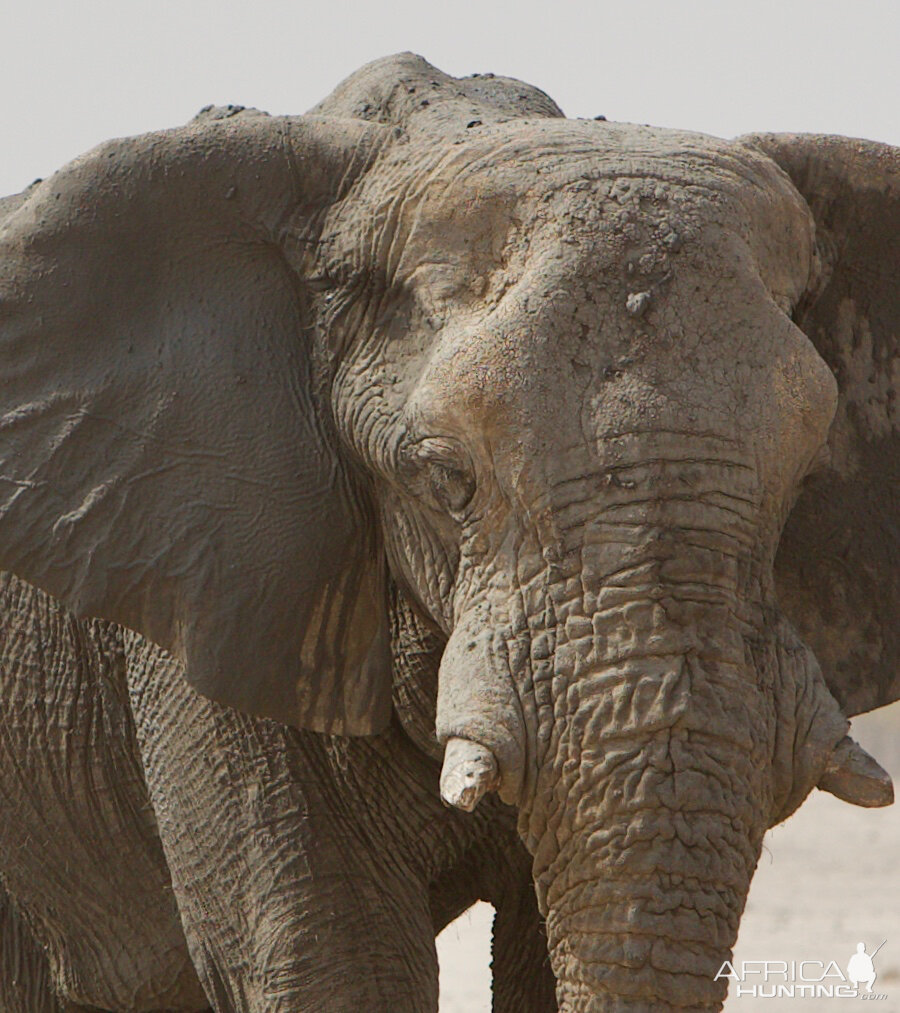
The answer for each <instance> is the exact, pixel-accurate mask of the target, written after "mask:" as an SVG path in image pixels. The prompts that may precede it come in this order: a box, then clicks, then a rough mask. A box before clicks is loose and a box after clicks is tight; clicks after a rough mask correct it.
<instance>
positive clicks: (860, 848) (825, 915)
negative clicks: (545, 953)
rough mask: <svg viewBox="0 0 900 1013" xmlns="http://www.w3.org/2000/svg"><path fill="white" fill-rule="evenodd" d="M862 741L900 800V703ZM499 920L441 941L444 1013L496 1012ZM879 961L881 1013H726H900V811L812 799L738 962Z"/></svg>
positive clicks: (768, 870) (776, 845)
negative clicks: (859, 949)
mask: <svg viewBox="0 0 900 1013" xmlns="http://www.w3.org/2000/svg"><path fill="white" fill-rule="evenodd" d="M853 733H854V735H855V736H856V738H857V739H858V740H859V741H860V742H861V743H862V744H863V745H864V746H865V747H866V748H867V749H868V750H869V751H870V752H871V753H872V754H873V755H874V756H875V757H876V758H877V759H878V760H879V762H880V763H881V764H882V765H883V766H884V767H886V768H887V769H888V770H889V771H890V772H891V774H892V776H893V778H894V782H895V784H896V785H897V788H898V795H900V703H898V704H894V705H893V706H892V707H888V708H884V709H883V710H881V711H876V712H875V713H873V714H867V715H863V716H862V717H859V718H856V719H855V720H854V722H853ZM492 917H493V910H492V909H491V908H490V907H489V906H488V905H487V904H477V905H476V906H475V907H474V908H472V909H471V910H470V911H468V912H466V914H464V915H463V916H462V917H461V918H458V919H457V920H456V921H455V922H454V923H453V924H452V925H449V926H448V927H447V928H446V929H445V930H444V931H443V932H442V933H441V935H440V937H439V938H438V954H439V957H440V961H441V1005H440V1013H488V1011H489V1010H490V970H489V966H488V965H489V962H490V926H491V919H492ZM882 939H886V940H887V942H886V943H885V945H884V947H883V948H882V950H881V952H880V953H879V954H878V956H877V957H876V959H875V969H876V971H877V973H878V979H877V980H876V983H875V992H876V993H881V994H886V995H887V999H886V1000H883V1001H880V1002H878V1004H877V1005H876V1006H874V1007H867V1006H862V1007H861V1006H860V1000H859V999H812V998H804V999H799V998H795V999H767V1000H765V1001H763V1000H761V999H754V998H752V997H748V996H741V997H738V996H736V995H733V994H732V995H731V996H730V997H729V999H728V1002H727V1003H726V1006H725V1010H726V1013H756V1011H757V1010H760V1009H761V1010H764V1011H765V1013H800V1011H802V1010H821V1011H822V1013H852V1011H854V1010H856V1011H859V1010H860V1009H863V1010H865V1009H867V1008H873V1009H875V1010H880V1011H881V1013H900V804H898V805H897V806H894V807H893V808H890V809H872V810H863V809H858V808H856V807H855V806H849V805H847V804H846V803H844V802H839V801H838V800H837V799H835V798H833V797H832V796H831V795H826V794H824V793H822V792H814V793H813V795H812V796H811V797H810V798H809V799H808V800H807V801H806V802H805V803H804V805H803V806H802V807H801V808H800V810H799V812H797V813H796V814H795V815H794V816H792V817H791V818H790V819H789V820H788V821H787V822H785V823H783V824H782V825H781V826H778V827H775V829H774V830H771V831H770V832H769V833H768V834H767V836H766V844H765V850H764V851H763V855H762V858H761V860H760V863H759V868H758V870H757V873H756V876H755V878H754V880H753V887H752V889H751V891H750V898H749V900H748V902H747V910H746V913H745V915H744V920H743V922H742V924H741V935H740V938H739V939H738V944H737V948H736V950H735V956H734V959H735V962H738V961H742V960H747V961H749V960H772V961H775V960H783V961H791V960H796V961H800V960H819V961H823V962H827V961H830V960H836V961H837V962H838V964H839V965H840V966H841V968H842V969H843V970H846V966H847V960H848V959H849V957H850V956H851V954H852V953H854V952H855V950H856V944H857V942H859V941H860V940H862V941H863V942H865V943H866V946H867V949H868V951H869V952H870V953H871V952H872V951H873V950H874V949H875V947H876V946H878V944H879V943H880V942H881V941H882Z"/></svg>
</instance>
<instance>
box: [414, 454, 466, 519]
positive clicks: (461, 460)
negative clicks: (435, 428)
mask: <svg viewBox="0 0 900 1013" xmlns="http://www.w3.org/2000/svg"><path fill="white" fill-rule="evenodd" d="M407 460H408V462H409V464H410V465H411V466H412V468H413V470H414V471H415V472H417V473H418V476H419V477H420V480H421V481H423V482H424V484H425V485H426V487H427V491H428V493H429V494H430V496H431V498H432V499H433V500H434V501H435V502H436V504H437V505H438V506H440V507H442V508H444V509H445V510H448V511H449V512H450V513H457V514H458V513H461V512H462V511H463V510H464V509H465V508H466V507H467V506H468V505H469V502H470V501H471V499H472V496H473V495H474V494H475V476H474V475H473V474H472V468H471V466H470V464H469V461H468V459H467V455H466V453H465V451H464V450H463V449H462V447H460V446H459V445H458V444H457V443H456V442H455V441H453V440H449V439H442V438H438V437H432V438H429V439H425V440H422V441H420V442H419V443H416V444H415V446H413V447H412V448H411V450H410V453H409V455H408V457H407Z"/></svg>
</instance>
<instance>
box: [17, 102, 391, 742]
mask: <svg viewBox="0 0 900 1013" xmlns="http://www.w3.org/2000/svg"><path fill="white" fill-rule="evenodd" d="M380 136H381V128H378V127H375V126H372V125H367V124H360V123H354V122H353V121H333V120H332V121H330V120H327V119H323V118H316V117H300V118H294V119H276V118H269V117H266V116H264V115H260V114H249V115H240V116H234V117H223V118H216V117H204V118H201V120H199V121H197V122H195V123H193V124H191V125H189V126H187V127H184V128H181V129H179V130H173V131H165V132H162V133H157V134H149V135H145V136H143V137H137V138H131V139H127V140H123V141H116V142H112V143H110V144H106V145H103V146H102V147H100V148H98V149H96V150H95V151H93V152H90V153H89V154H87V155H85V156H83V157H82V158H80V159H78V160H76V161H75V162H73V163H72V164H71V165H69V166H67V167H66V168H65V169H63V170H62V171H61V172H59V173H57V174H56V175H55V176H53V177H52V178H50V179H49V180H47V181H45V182H44V183H42V184H41V185H39V186H37V187H35V188H33V189H32V190H30V191H29V192H28V193H27V194H26V195H24V198H25V199H23V200H18V199H17V200H15V201H12V202H10V203H9V204H7V205H5V213H4V214H3V215H2V218H0V567H2V568H3V569H6V570H10V571H13V572H14V573H16V574H18V575H19V576H21V577H22V578H24V579H25V580H28V581H30V582H32V583H34V584H36V585H38V586H40V587H42V588H44V589H45V590H47V591H49V592H50V593H51V594H53V595H55V596H57V597H58V598H59V599H61V600H62V602H63V603H64V604H65V605H66V606H68V607H69V608H70V609H72V610H73V611H74V612H75V613H76V614H78V615H80V616H98V617H103V618H105V619H109V620H112V621H115V622H118V623H121V624H123V625H125V626H129V627H131V628H133V629H135V630H137V631H139V632H140V633H143V634H144V635H146V636H147V637H149V638H150V639H151V640H154V641H156V642H157V643H159V644H161V645H162V646H163V647H165V648H167V649H168V650H170V651H171V652H172V653H173V654H174V655H175V656H176V657H178V658H179V659H180V660H181V661H182V662H183V663H184V667H185V674H186V677H187V678H188V680H189V681H190V682H191V683H192V684H193V685H195V686H196V687H197V688H198V689H199V690H200V691H201V692H202V693H204V694H206V695H208V696H210V697H212V698H214V699H216V700H219V701H221V702H223V703H226V704H229V705H232V706H234V707H237V708H240V709H243V710H246V711H248V712H251V713H256V714H262V715H265V716H268V717H272V718H275V719H277V720H279V721H282V722H286V723H289V724H293V725H296V726H299V727H303V728H311V729H315V730H318V731H326V732H333V733H342V734H361V733H370V732H373V731H377V730H379V729H381V728H382V727H384V725H385V724H386V723H387V721H388V719H389V715H390V660H389V651H388V628H387V613H386V594H385V586H384V583H385V573H384V567H383V562H382V549H381V545H380V543H379V539H378V534H377V529H376V526H375V524H374V522H373V520H372V519H371V517H370V516H369V510H368V508H367V505H366V499H365V496H364V495H363V494H362V493H361V491H360V489H359V487H358V486H357V484H356V483H355V482H354V479H353V477H352V475H351V474H350V473H349V471H348V470H347V469H346V468H345V466H344V463H343V461H342V459H341V456H340V455H339V453H338V452H337V450H336V449H335V448H336V444H335V440H334V437H333V434H332V432H331V430H330V426H329V421H328V420H329V418H330V415H329V413H328V412H327V411H324V410H322V405H321V403H320V400H319V399H320V394H319V390H318V386H321V385H317V382H316V375H317V374H316V367H315V360H314V354H313V348H312V340H311V328H310V326H309V319H308V313H307V307H306V301H307V295H306V287H305V284H304V279H303V278H302V277H298V276H297V274H296V273H295V272H293V271H292V270H291V269H290V267H289V266H288V264H287V261H286V259H285V256H284V253H283V250H284V248H285V239H286V237H287V238H289V239H292V240H293V241H294V243H295V245H296V243H297V242H300V243H301V244H302V243H309V242H311V241H313V242H314V239H315V229H316V224H317V223H321V221H322V219H323V218H324V215H325V213H326V211H327V209H328V207H329V205H330V204H331V203H333V202H334V201H336V200H338V199H341V197H342V196H343V195H344V194H345V193H346V191H347V190H348V188H350V187H351V186H352V185H353V182H354V180H355V179H356V178H357V177H358V176H359V175H360V174H361V173H363V172H365V171H366V168H367V166H368V164H369V163H370V162H371V159H372V158H373V157H374V155H373V152H374V151H375V150H376V149H377V146H378V143H379V138H380ZM325 396H326V397H327V394H326V395H325Z"/></svg>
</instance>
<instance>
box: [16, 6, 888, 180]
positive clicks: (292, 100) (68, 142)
mask: <svg viewBox="0 0 900 1013" xmlns="http://www.w3.org/2000/svg"><path fill="white" fill-rule="evenodd" d="M0 40H2V43H0V83H2V89H3V104H2V108H0V130H2V133H0V138H2V140H0V195H2V194H5V193H12V192H16V191H18V190H20V189H22V187H23V186H25V185H27V184H28V183H30V182H31V180H32V179H34V178H35V177H36V176H46V175H48V174H49V173H51V172H52V171H53V170H54V169H56V168H58V167H59V166H60V165H62V164H63V163H64V162H66V161H68V160H69V159H70V158H72V157H73V156H75V155H77V154H79V153H80V152H82V151H85V150H87V149H88V148H90V147H92V146H93V145H94V144H96V143H98V142H99V141H102V140H105V139H107V138H109V137H115V136H122V135H125V134H133V133H140V132H143V131H146V130H153V129H157V128H161V127H168V126H174V125H176V124H178V123H182V122H184V121H185V120H187V119H189V118H190V117H191V116H192V115H193V114H194V113H195V112H196V111H197V110H198V109H199V108H200V107H201V106H203V105H206V104H207V103H210V102H213V103H227V102H234V103H239V104H242V105H254V106H258V107H259V108H261V109H265V110H267V111H269V112H273V113H300V112H303V111H305V110H306V109H308V108H309V107H310V106H311V105H313V104H314V103H315V102H317V101H318V100H319V99H320V98H322V97H323V96H324V95H326V94H327V93H328V92H329V91H330V90H331V89H332V88H333V87H334V85H335V84H337V82H338V81H339V80H341V79H342V78H343V77H345V76H346V75H347V74H349V73H351V72H352V71H353V70H355V69H356V68H357V67H359V66H360V65H361V64H363V63H365V62H367V61H368V60H372V59H375V58H377V57H380V56H385V55H387V54H389V53H394V52H399V51H401V50H405V49H410V50H413V51H415V52H418V53H421V54H422V55H423V56H424V57H426V59H428V60H430V61H431V62H432V63H434V64H435V65H436V66H438V67H440V68H441V69H442V70H445V71H447V72H448V73H451V74H456V75H462V74H470V73H473V72H476V71H478V72H485V71H493V72H495V73H502V74H508V75H511V76H513V77H519V78H522V79H524V80H526V81H529V82H531V83H532V84H536V85H538V86H539V87H541V88H543V89H544V90H545V91H547V92H549V93H550V94H551V95H552V96H553V97H554V98H555V99H556V101H557V102H559V104H560V105H561V106H562V107H563V109H564V110H565V112H566V113H567V114H568V115H570V116H594V115H597V114H598V113H604V114H605V115H606V116H608V117H609V118H610V119H618V120H633V121H637V122H645V123H652V124H655V125H661V126H678V127H686V128H690V129H695V130H702V131H706V132H708V133H714V134H719V135H721V136H733V135H735V134H739V133H743V132H746V131H750V130H809V131H824V132H829V133H843V134H852V135H856V136H864V137H870V138H874V139H877V140H884V141H889V142H892V143H894V144H900V101H898V100H900V2H898V0H780V2H771V0H741V2H733V0H665V2H662V0H627V2H626V0H616V2H607V0H593V2H580V0H578V2H566V0H557V2H555V3H550V2H545V3H535V2H533V0H519V2H498V0H475V2H471V0H444V2H440V0H416V2H411V0H395V2H393V3H391V2H382V3H374V2H364V0H351V2H342V0H318V2H316V3H305V2H298V0H294V2H288V0H252V2H251V0H242V2H237V0H175V2H173V0H30V2H26V0H0Z"/></svg>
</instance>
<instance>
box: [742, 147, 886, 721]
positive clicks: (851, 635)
mask: <svg viewBox="0 0 900 1013" xmlns="http://www.w3.org/2000/svg"><path fill="white" fill-rule="evenodd" d="M744 140H745V141H749V142H751V143H753V144H754V145H755V146H756V147H758V148H762V150H763V151H765V152H766V153H767V154H768V155H769V156H770V157H771V158H772V159H774V160H775V161H776V162H777V163H778V164H779V165H780V166H781V168H782V169H783V170H784V171H785V172H786V173H787V174H788V175H789V176H790V178H791V180H792V181H793V183H794V186H795V187H796V188H797V189H798V190H799V191H800V193H801V194H802V195H803V197H804V198H805V200H806V202H807V204H808V205H809V207H810V210H811V211H812V215H813V218H814V219H815V224H816V237H817V247H818V250H819V255H820V258H821V260H822V264H823V274H822V278H821V280H820V282H819V283H818V284H817V286H816V290H815V291H813V292H811V293H809V296H808V297H807V298H806V299H805V300H804V301H803V302H802V304H801V305H800V306H799V307H798V310H797V312H796V313H795V320H796V322H797V324H798V326H799V327H801V328H802V330H803V331H804V332H805V333H806V334H807V335H808V336H809V338H810V339H811V340H812V342H813V343H814V344H815V346H816V348H817V349H818V351H819V354H820V355H821V356H822V357H823V358H824V359H825V361H826V362H827V363H828V365H829V366H830V367H831V369H832V371H833V372H834V375H835V377H836V379H837V383H838V388H839V402H838V409H837V415H836V417H835V419H834V423H833V425H832V428H831V431H830V434H829V439H828V449H829V451H830V462H829V463H828V465H827V466H826V467H825V468H824V469H823V470H822V471H820V472H819V473H817V474H816V475H814V476H813V477H811V478H810V479H809V480H808V481H807V483H806V485H805V487H804V489H803V491H802V493H801V495H800V498H799V499H798V501H797V504H796V506H795V507H794V509H793V511H792V513H791V515H790V517H789V518H788V522H787V525H786V527H785V529H784V535H783V537H782V540H781V545H780V547H779V552H778V557H777V560H776V579H777V582H778V591H779V595H780V598H781V601H782V604H783V606H784V609H785V611H786V612H787V614H788V615H789V617H790V618H791V619H792V620H793V621H794V623H795V624H796V626H797V627H798V629H799V630H800V632H801V634H802V635H803V636H804V638H805V639H806V640H807V642H808V643H809V645H810V646H811V647H812V648H813V650H814V651H815V653H816V655H817V656H818V658H819V661H820V663H821V665H822V670H823V672H824V674H825V678H826V680H827V681H828V684H829V686H830V688H831V690H832V692H833V693H834V695H835V696H836V697H837V699H838V701H839V702H840V704H841V705H842V707H843V709H844V711H845V713H847V714H848V715H852V714H859V713H861V712H863V711H867V710H871V709H872V708H874V707H879V706H882V705H884V704H887V703H890V702H891V701H893V700H896V699H898V698H900V402H898V394H900V149H898V148H894V147H890V146H888V145H885V144H877V143H874V142H871V141H861V140H853V139H849V138H844V137H829V136H817V135H803V134H797V135H792V134H766V135H759V136H755V137H753V138H745V139H744Z"/></svg>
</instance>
